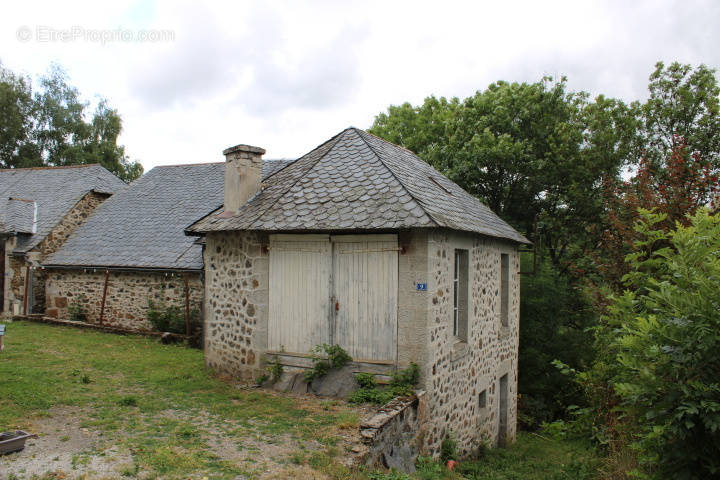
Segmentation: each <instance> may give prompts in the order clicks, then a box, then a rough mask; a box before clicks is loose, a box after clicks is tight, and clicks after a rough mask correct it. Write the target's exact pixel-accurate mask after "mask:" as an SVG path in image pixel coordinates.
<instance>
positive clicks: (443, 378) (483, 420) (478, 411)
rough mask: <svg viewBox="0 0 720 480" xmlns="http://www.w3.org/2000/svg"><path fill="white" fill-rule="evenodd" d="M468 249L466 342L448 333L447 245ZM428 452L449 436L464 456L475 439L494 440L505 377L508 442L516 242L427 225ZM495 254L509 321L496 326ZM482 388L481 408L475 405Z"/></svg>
mask: <svg viewBox="0 0 720 480" xmlns="http://www.w3.org/2000/svg"><path fill="white" fill-rule="evenodd" d="M456 248H459V249H467V250H468V251H469V266H470V278H469V279H468V280H469V289H470V292H469V293H470V298H469V312H468V333H467V335H468V337H467V342H464V341H460V340H459V339H458V338H457V337H455V336H454V335H453V276H454V250H455V249H456ZM428 252H429V258H428V260H429V269H430V272H431V275H430V278H429V279H428V282H429V284H428V292H429V295H428V301H429V304H428V334H429V342H428V353H427V355H428V361H427V362H425V363H424V365H423V375H422V377H423V386H424V388H425V390H426V391H427V400H426V403H427V419H428V421H427V423H426V424H425V425H424V428H425V429H426V432H425V448H426V449H427V453H431V454H437V453H438V452H439V448H440V444H441V442H442V440H443V439H444V438H445V437H446V436H447V435H450V436H452V437H453V438H454V439H455V440H456V441H457V443H458V449H459V450H460V453H461V454H463V455H470V454H472V453H473V452H474V451H475V450H476V449H477V448H478V447H479V446H480V443H481V442H482V443H486V444H496V443H497V440H498V432H499V414H500V412H499V395H500V391H499V382H500V378H501V377H502V376H503V375H506V374H507V375H508V377H507V378H508V388H509V392H508V423H507V425H508V427H507V436H506V439H507V441H509V442H511V441H513V440H514V438H515V426H516V417H517V412H516V406H517V353H518V339H519V337H518V328H519V300H520V278H519V273H518V272H519V268H520V264H519V261H520V259H519V253H518V252H517V248H516V247H515V245H513V244H510V243H506V242H502V241H498V240H494V239H490V238H483V237H480V236H474V235H465V234H461V233H457V232H446V231H434V232H433V233H431V234H430V236H429V239H428ZM501 253H506V254H508V255H509V260H510V277H509V292H508V293H509V311H508V326H507V327H504V326H502V325H501V316H500V312H501V310H500V296H501V293H500V271H501V270H500V262H501ZM482 392H485V395H484V396H485V407H484V408H481V407H480V396H481V393H482Z"/></svg>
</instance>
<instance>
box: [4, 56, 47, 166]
mask: <svg viewBox="0 0 720 480" xmlns="http://www.w3.org/2000/svg"><path fill="white" fill-rule="evenodd" d="M35 110H36V106H35V102H34V101H33V96H32V90H31V85H30V80H29V79H28V78H25V77H21V76H18V75H15V74H14V73H13V72H11V71H10V70H8V69H6V68H4V67H3V66H2V64H0V167H2V168H6V167H31V166H37V165H40V164H41V162H39V150H38V148H37V146H36V145H35V144H33V142H32V130H33V119H34V117H35Z"/></svg>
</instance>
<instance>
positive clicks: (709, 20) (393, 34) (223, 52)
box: [0, 0, 720, 168]
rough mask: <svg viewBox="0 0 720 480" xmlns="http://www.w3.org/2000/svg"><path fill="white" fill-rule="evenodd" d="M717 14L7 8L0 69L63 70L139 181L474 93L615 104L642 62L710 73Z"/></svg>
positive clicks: (660, 5)
mask: <svg viewBox="0 0 720 480" xmlns="http://www.w3.org/2000/svg"><path fill="white" fill-rule="evenodd" d="M719 24H720V3H717V2H714V1H712V0H697V1H682V2H681V1H674V0H665V1H641V2H626V1H619V0H617V1H611V2H577V1H569V0H565V1H553V2H537V1H532V0H529V1H514V2H472V3H471V2H467V3H466V2H457V1H445V2H442V3H438V2H436V1H433V2H419V1H413V2H409V1H408V2H387V1H385V2H379V1H378V2H374V1H373V2H331V1H322V2H303V3H300V2H289V1H288V2H265V3H257V2H249V1H243V2H227V3H225V4H222V3H220V2H214V3H212V4H209V5H201V4H199V3H197V2H190V1H182V2H176V1H170V0H158V1H157V2H154V3H152V2H150V3H148V2H133V3H128V4H123V3H122V2H112V3H111V4H109V5H106V4H103V5H98V4H97V3H96V2H87V3H84V4H81V5H78V6H75V7H74V8H68V7H67V5H65V4H59V3H57V2H47V3H46V4H43V2H33V3H32V4H27V3H26V4H21V3H19V2H16V3H15V4H9V5H6V6H5V7H4V12H3V16H2V18H0V32H1V33H0V59H1V60H2V61H3V62H4V63H5V64H7V65H8V66H9V67H10V68H12V69H14V70H16V71H24V72H27V73H40V72H42V71H44V70H45V69H46V68H47V66H48V64H49V63H50V62H51V61H57V62H59V63H61V64H62V65H64V66H65V68H66V69H67V70H68V72H69V73H70V75H71V77H72V81H73V82H74V84H75V85H77V86H78V87H79V89H80V91H81V92H83V93H84V94H85V95H86V96H87V97H88V98H92V97H93V96H94V95H96V94H100V95H103V96H105V97H107V98H108V99H109V101H110V104H111V105H112V106H114V107H116V108H118V110H119V111H120V113H121V115H122V116H123V119H124V125H125V132H124V134H123V136H122V138H121V140H122V142H123V143H124V144H125V145H126V147H127V152H128V153H129V154H130V156H131V157H133V158H136V159H139V160H141V161H142V162H143V164H144V165H145V166H146V168H149V167H152V166H153V165H158V164H168V163H181V162H199V161H214V160H221V159H222V156H221V154H220V152H221V151H222V149H223V148H225V147H227V146H229V145H232V144H237V143H251V144H256V145H260V146H263V147H265V148H266V149H267V150H268V157H296V156H298V155H301V154H303V153H305V152H306V151H307V150H309V149H311V148H313V147H314V146H315V145H317V144H319V143H321V142H322V141H323V140H325V139H326V138H329V137H330V136H332V135H334V134H335V133H337V131H339V130H340V129H342V128H345V127H347V126H349V125H355V126H358V127H367V126H369V125H370V124H371V123H372V120H373V117H374V115H376V114H377V113H379V112H380V111H383V110H384V109H386V108H387V106H388V105H389V104H397V103H401V102H403V101H411V102H413V103H417V102H421V101H422V99H423V98H424V97H426V96H428V95H430V94H435V95H444V96H461V97H464V96H468V95H471V94H473V92H474V91H476V90H478V89H483V88H485V87H486V86H487V85H488V84H489V83H491V82H493V81H496V80H499V79H504V80H508V81H536V80H538V79H539V78H540V77H541V76H542V75H545V74H550V75H555V76H558V75H567V76H568V77H569V84H570V86H571V88H573V89H582V90H588V91H590V92H591V93H592V94H599V93H605V94H607V95H610V96H619V97H622V98H624V99H626V100H632V99H636V98H639V97H642V96H644V95H645V93H646V86H647V76H648V75H649V73H650V72H651V71H652V69H653V65H654V63H655V62H656V61H657V60H664V61H667V62H670V61H673V60H679V61H681V62H685V63H693V64H698V63H705V64H707V65H709V66H710V67H713V68H717V67H719V66H720V52H719V51H718V49H717V48H716V46H717V45H718V43H720V42H719V40H720V33H718V30H717V25H719ZM22 25H28V26H30V27H31V28H35V27H36V26H38V25H50V26H54V27H57V28H69V27H71V26H73V25H80V26H83V27H85V28H88V29H91V28H94V29H102V28H118V27H122V28H126V29H170V30H173V31H174V33H175V39H174V41H172V42H158V43H132V42H130V43H122V42H115V43H110V44H107V45H104V46H103V45H99V44H97V43H90V42H69V43H62V42H37V41H30V42H27V43H22V42H19V41H18V40H17V38H16V30H17V28H18V27H19V26H22Z"/></svg>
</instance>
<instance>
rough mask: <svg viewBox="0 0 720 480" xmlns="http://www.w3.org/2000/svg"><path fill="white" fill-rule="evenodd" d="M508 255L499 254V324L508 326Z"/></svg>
mask: <svg viewBox="0 0 720 480" xmlns="http://www.w3.org/2000/svg"><path fill="white" fill-rule="evenodd" d="M509 284H510V255H508V254H507V253H502V254H500V322H501V323H502V326H503V327H507V326H508V310H509V309H510V295H509V292H508V290H509Z"/></svg>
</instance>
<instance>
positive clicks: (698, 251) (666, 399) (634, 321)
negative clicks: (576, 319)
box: [610, 210, 720, 480]
mask: <svg viewBox="0 0 720 480" xmlns="http://www.w3.org/2000/svg"><path fill="white" fill-rule="evenodd" d="M645 215H646V218H647V219H648V220H649V221H648V220H646V221H645V222H641V223H639V224H638V232H639V233H640V235H641V240H639V241H638V244H637V253H636V254H634V255H630V256H629V257H628V260H629V263H630V266H631V275H628V276H627V277H626V278H627V282H628V283H627V285H628V287H629V288H630V289H629V290H627V291H626V292H625V293H624V294H623V295H622V296H621V297H618V298H617V299H616V300H615V302H614V307H615V309H614V310H613V312H612V318H611V319H610V321H611V322H612V323H614V324H616V325H618V326H619V330H618V335H617V337H616V340H615V342H614V343H613V346H614V349H615V350H616V351H617V352H618V355H617V361H618V364H617V373H616V376H615V379H614V383H615V390H616V391H617V393H618V395H619V396H620V398H621V399H622V404H623V406H624V408H625V410H626V412H628V413H629V414H631V415H632V416H633V417H634V418H636V419H637V425H638V428H639V433H640V434H639V437H638V438H639V439H638V441H637V443H636V445H635V446H636V447H637V448H638V449H639V450H640V453H641V459H642V461H643V463H644V464H645V466H646V468H647V470H648V472H649V473H650V474H651V476H652V477H653V478H672V479H688V480H690V479H705V478H716V477H717V475H718V474H720V457H718V452H720V382H719V381H718V374H720V311H719V310H718V306H717V301H716V299H717V292H718V291H720V258H719V257H718V252H720V216H718V215H710V214H708V212H707V211H706V210H700V211H699V212H698V213H696V214H695V215H694V216H692V217H691V218H689V223H690V224H689V225H688V226H682V225H678V228H677V229H676V230H675V231H673V232H670V233H665V232H663V231H662V230H659V229H657V227H656V225H657V223H658V222H659V221H662V220H663V217H664V215H660V216H657V215H656V217H655V218H654V219H653V218H652V217H650V216H649V215H648V213H646V214H645ZM658 244H659V245H667V246H666V247H662V248H659V249H654V248H652V245H658ZM648 248H650V249H651V250H654V251H653V253H652V254H650V255H647V254H646V251H647V250H648Z"/></svg>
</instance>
